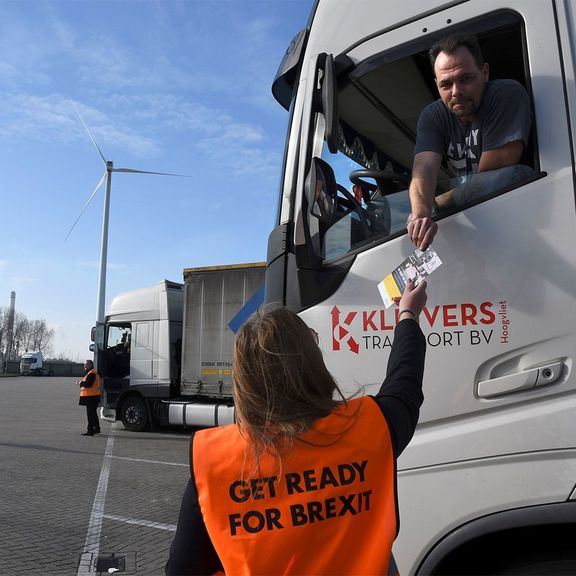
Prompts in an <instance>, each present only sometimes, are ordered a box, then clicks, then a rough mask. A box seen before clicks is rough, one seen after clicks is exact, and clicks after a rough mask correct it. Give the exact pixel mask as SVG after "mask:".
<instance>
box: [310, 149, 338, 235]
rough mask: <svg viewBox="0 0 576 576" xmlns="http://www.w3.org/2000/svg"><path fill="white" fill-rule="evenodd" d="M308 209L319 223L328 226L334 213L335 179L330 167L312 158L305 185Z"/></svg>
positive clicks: (322, 161)
mask: <svg viewBox="0 0 576 576" xmlns="http://www.w3.org/2000/svg"><path fill="white" fill-rule="evenodd" d="M305 191H306V198H307V200H308V208H309V211H310V214H312V216H314V217H316V218H318V220H320V222H323V223H325V224H330V223H331V222H332V221H333V219H334V212H335V211H336V202H335V198H336V192H337V190H336V177H335V176H334V171H333V170H332V167H331V166H330V164H328V163H327V162H324V160H322V159H321V158H316V157H314V158H312V164H311V165H310V170H309V171H308V175H307V176H306V183H305Z"/></svg>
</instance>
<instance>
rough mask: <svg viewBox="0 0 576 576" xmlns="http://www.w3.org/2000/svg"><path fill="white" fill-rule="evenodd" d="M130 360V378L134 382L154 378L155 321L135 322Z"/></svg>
mask: <svg viewBox="0 0 576 576" xmlns="http://www.w3.org/2000/svg"><path fill="white" fill-rule="evenodd" d="M132 326H133V328H132V329H133V334H134V335H133V337H132V349H131V361H130V364H131V365H130V379H131V381H132V383H133V384H137V383H138V382H136V381H137V380H150V379H152V378H153V370H152V364H153V359H154V348H153V345H154V322H152V321H150V322H134V323H133V325H132Z"/></svg>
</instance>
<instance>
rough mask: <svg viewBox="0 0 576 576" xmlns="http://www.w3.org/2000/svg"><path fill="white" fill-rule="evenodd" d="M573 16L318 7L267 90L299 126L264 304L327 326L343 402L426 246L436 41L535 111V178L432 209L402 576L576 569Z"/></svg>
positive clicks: (503, 5)
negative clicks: (422, 142)
mask: <svg viewBox="0 0 576 576" xmlns="http://www.w3.org/2000/svg"><path fill="white" fill-rule="evenodd" d="M575 12H576V3H574V2H573V1H568V0H506V2H502V1H501V0H459V1H446V0H429V1H427V2H421V1H416V0H389V1H386V2H383V1H381V0H363V1H362V2H357V1H354V0H319V1H318V2H316V4H315V6H314V10H313V12H312V14H311V17H310V20H309V22H308V24H307V26H306V28H305V29H304V30H303V31H302V32H301V33H300V34H298V35H297V36H296V37H295V39H294V42H293V43H292V44H291V46H290V48H289V50H288V51H287V54H286V56H285V59H284V61H283V63H282V65H281V67H280V70H279V72H278V75H277V78H276V80H275V83H274V86H273V93H274V95H275V96H276V98H277V99H278V101H279V102H280V103H281V104H282V105H283V106H284V107H285V108H286V109H287V110H289V113H290V120H289V129H288V138H287V143H286V151H285V159H284V171H283V175H282V182H281V189H280V195H279V212H278V221H277V226H276V228H275V229H274V230H273V232H272V234H271V236H270V239H269V246H268V267H267V275H266V302H267V303H276V304H281V305H286V306H289V307H290V308H292V309H294V310H296V311H298V312H299V313H300V314H301V316H302V318H303V319H304V320H305V321H306V322H307V323H308V324H309V325H310V326H311V327H313V328H314V329H315V330H316V331H317V332H318V334H319V336H320V346H321V348H322V350H323V352H324V355H325V360H326V363H327V366H328V368H329V369H330V370H331V372H332V373H333V374H334V376H335V377H336V379H337V381H338V383H339V385H340V386H341V387H342V389H344V390H345V391H346V392H347V393H348V394H353V393H354V392H356V391H357V390H358V388H359V387H362V388H364V390H365V391H366V393H374V392H375V391H376V390H377V389H378V387H379V385H380V383H381V381H382V379H383V377H384V375H385V370H386V364H387V361H388V357H389V352H390V348H391V345H392V341H393V337H394V336H393V330H394V326H395V323H396V321H397V318H396V316H395V313H394V309H386V308H385V307H384V306H383V303H382V300H381V298H380V295H379V292H378V289H377V284H378V283H379V282H380V281H381V280H382V279H383V278H384V277H385V276H386V275H387V274H388V273H389V272H391V271H392V270H393V269H394V268H395V267H396V266H398V265H399V264H400V263H401V262H402V261H403V260H404V259H405V258H406V257H407V256H408V255H409V254H410V253H411V252H412V251H413V250H414V246H413V245H412V243H411V242H410V240H409V238H408V236H407V231H406V220H407V216H408V214H409V212H410V204H409V199H408V184H409V182H410V177H411V169H412V161H413V151H414V143H415V137H416V124H417V121H418V117H419V114H420V112H421V111H422V109H423V108H424V107H425V106H426V105H427V104H428V103H430V102H433V101H434V100H435V99H437V98H438V93H437V91H436V87H435V83H434V78H433V72H432V69H431V67H430V63H429V61H428V57H427V51H428V49H429V48H430V47H431V46H432V45H433V44H434V43H435V42H436V41H437V40H438V39H440V38H441V37H443V36H446V35H447V34H450V33H453V32H469V33H473V34H475V35H476V36H477V38H478V40H479V42H480V45H481V47H482V50H483V53H484V57H485V59H486V60H487V61H488V63H489V65H490V77H491V78H512V79H515V80H517V81H518V82H520V83H521V84H523V85H524V86H525V88H526V90H527V91H528V94H529V96H530V99H531V102H532V107H533V114H534V121H533V127H532V135H531V140H530V144H529V146H528V147H527V149H526V151H525V154H524V157H523V159H522V162H523V163H524V165H526V166H529V167H530V169H531V174H530V176H529V177H525V178H523V179H521V180H518V181H516V182H514V183H512V184H509V185H507V186H505V187H495V188H494V189H493V190H491V191H490V193H489V194H487V195H485V196H483V197H482V198H476V199H474V200H472V201H471V202H468V203H467V204H465V205H460V206H456V207H454V208H452V209H450V210H447V211H445V212H440V213H438V214H437V215H436V216H435V219H436V221H437V223H438V226H439V231H438V233H437V235H436V237H435V239H434V244H433V246H434V248H435V250H436V251H437V253H438V255H439V256H440V258H441V260H442V262H443V265H442V266H441V268H440V269H439V270H438V271H436V272H434V275H433V276H432V277H431V278H430V281H429V288H428V295H429V298H428V304H427V307H426V309H425V311H424V313H423V314H422V315H421V318H420V324H421V327H422V330H423V332H424V334H425V336H426V339H427V343H428V351H427V359H426V370H425V377H424V395H425V401H424V405H423V406H422V409H421V413H420V421H419V425H418V428H417V431H416V434H415V437H414V438H413V440H412V442H411V444H410V445H409V447H408V448H407V449H406V450H405V452H404V453H403V454H402V456H401V457H400V459H399V461H398V478H399V481H398V494H399V506H400V519H401V520H400V525H401V531H400V534H399V537H398V539H397V541H396V543H395V546H394V554H395V556H396V559H397V561H398V565H399V568H400V573H401V574H411V575H415V574H504V573H515V574H525V573H530V574H568V573H576V547H575V546H574V543H573V535H574V533H575V531H576V488H575V487H576V433H575V432H576V424H575V423H576V373H575V372H574V358H575V353H576V306H575V304H574V302H575V296H576V209H575V190H576V189H575V158H574V134H575V132H576V81H575V71H576V62H575V43H576V21H575ZM443 174H444V176H445V177H446V178H449V177H450V176H451V174H450V171H449V169H448V167H444V168H443ZM353 184H357V185H359V186H361V187H362V188H363V197H362V198H361V199H357V198H355V197H354V195H353V192H352V186H353ZM442 191H444V189H443V188H442V183H441V184H440V185H439V189H438V191H437V192H438V193H441V192H442Z"/></svg>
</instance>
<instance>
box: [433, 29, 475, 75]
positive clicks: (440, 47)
mask: <svg viewBox="0 0 576 576" xmlns="http://www.w3.org/2000/svg"><path fill="white" fill-rule="evenodd" d="M458 48H466V50H468V52H470V54H472V57H473V58H474V62H476V65H477V66H478V68H482V66H484V56H482V50H481V49H480V44H478V40H477V39H476V36H473V35H472V34H463V33H460V34H451V35H450V36H445V37H444V38H442V39H440V40H439V41H438V42H436V44H434V46H432V48H430V50H429V51H428V57H429V58H430V64H431V65H432V69H434V64H435V63H436V58H437V57H438V54H440V52H444V53H445V54H454V52H456V50H458Z"/></svg>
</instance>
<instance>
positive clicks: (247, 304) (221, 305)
mask: <svg viewBox="0 0 576 576" xmlns="http://www.w3.org/2000/svg"><path fill="white" fill-rule="evenodd" d="M264 274H265V264H264V263H251V264H236V265H230V266H214V267H204V268H188V269H185V270H184V283H183V284H180V283H176V282H170V281H168V280H163V281H162V282H159V283H158V284H156V285H155V286H153V287H151V288H145V289H141V290H134V291H130V292H125V293H123V294H119V295H118V296H116V297H115V298H114V299H113V300H112V302H111V304H110V307H109V309H108V314H107V316H106V320H105V323H104V324H101V325H99V326H98V327H97V328H96V329H95V331H94V333H93V340H94V341H95V342H96V354H97V366H98V373H99V374H100V377H101V379H102V387H103V411H104V414H105V416H108V417H111V418H114V419H117V420H121V421H122V423H123V424H124V427H125V428H126V429H128V430H134V431H141V430H144V429H146V428H147V427H149V426H150V425H156V424H160V425H162V424H170V425H180V426H217V425H219V424H227V423H230V422H233V419H234V410H233V400H232V388H231V369H232V344H233V339H234V331H235V330H237V329H238V328H239V327H240V325H241V324H242V323H243V322H244V321H245V320H246V318H247V317H248V316H250V314H252V313H253V312H254V311H255V310H256V309H257V308H258V305H259V304H260V303H261V302H262V301H263V297H264V288H263V282H264Z"/></svg>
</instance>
